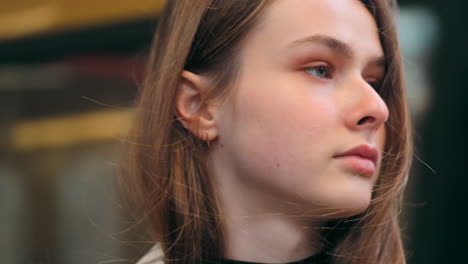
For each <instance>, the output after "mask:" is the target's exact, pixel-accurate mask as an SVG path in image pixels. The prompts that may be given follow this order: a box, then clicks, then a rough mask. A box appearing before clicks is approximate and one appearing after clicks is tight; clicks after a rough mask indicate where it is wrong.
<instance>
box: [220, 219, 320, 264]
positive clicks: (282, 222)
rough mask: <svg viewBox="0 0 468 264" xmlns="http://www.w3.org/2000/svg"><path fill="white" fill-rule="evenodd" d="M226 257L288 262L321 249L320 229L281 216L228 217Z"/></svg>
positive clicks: (226, 221)
mask: <svg viewBox="0 0 468 264" xmlns="http://www.w3.org/2000/svg"><path fill="white" fill-rule="evenodd" d="M225 231H226V232H225V242H226V243H225V258H228V259H234V260H242V261H249V262H261V263H287V262H294V261H299V260H301V259H305V258H307V257H309V256H312V255H315V254H316V253H318V252H319V251H320V249H321V246H322V245H321V242H320V240H319V237H320V232H319V231H320V230H319V229H316V228H314V227H313V226H311V225H310V224H306V223H305V222H304V221H298V220H295V219H292V218H290V217H289V218H288V217H287V216H280V215H250V216H240V215H231V214H228V215H226V218H225Z"/></svg>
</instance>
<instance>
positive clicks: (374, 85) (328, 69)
mask: <svg viewBox="0 0 468 264" xmlns="http://www.w3.org/2000/svg"><path fill="white" fill-rule="evenodd" d="M309 70H315V71H316V72H317V71H325V73H324V74H325V76H323V77H320V76H318V75H317V74H312V73H310V72H309ZM333 70H334V69H333V68H332V66H330V65H327V64H321V65H317V66H313V67H307V68H305V69H304V71H305V72H306V73H308V74H310V75H314V77H316V78H319V79H331V78H333V76H332V75H333ZM367 83H368V84H369V85H370V86H371V87H372V88H374V89H375V90H376V91H378V92H380V90H381V88H382V81H381V80H375V81H368V82H367Z"/></svg>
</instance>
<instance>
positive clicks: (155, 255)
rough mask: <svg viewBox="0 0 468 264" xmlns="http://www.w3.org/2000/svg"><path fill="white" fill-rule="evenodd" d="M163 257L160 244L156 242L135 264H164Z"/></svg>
mask: <svg viewBox="0 0 468 264" xmlns="http://www.w3.org/2000/svg"><path fill="white" fill-rule="evenodd" d="M163 259H164V254H163V251H162V249H161V245H160V244H156V245H154V246H153V247H152V248H151V249H150V250H149V251H148V252H147V253H146V254H145V255H144V256H143V257H142V258H141V259H140V260H139V261H138V262H137V263H136V264H164V260H163Z"/></svg>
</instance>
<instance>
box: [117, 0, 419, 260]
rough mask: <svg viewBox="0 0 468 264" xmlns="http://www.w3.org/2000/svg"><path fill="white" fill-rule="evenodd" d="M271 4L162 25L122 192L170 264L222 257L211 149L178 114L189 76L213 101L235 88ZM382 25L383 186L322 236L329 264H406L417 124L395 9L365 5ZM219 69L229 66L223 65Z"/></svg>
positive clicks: (165, 18) (202, 1)
mask: <svg viewBox="0 0 468 264" xmlns="http://www.w3.org/2000/svg"><path fill="white" fill-rule="evenodd" d="M271 2H272V0H235V1H234V0H169V1H168V2H167V4H166V7H165V9H164V11H163V13H162V15H161V17H160V19H159V24H158V29H157V31H156V34H155V37H154V40H153V43H152V46H151V50H150V56H149V60H148V65H147V72H146V74H145V76H146V77H145V80H144V82H143V84H142V89H141V90H140V92H139V96H138V105H137V110H136V114H135V119H134V123H133V126H132V130H131V131H130V134H129V137H128V162H129V165H128V170H127V171H126V173H125V175H124V183H123V184H124V185H125V186H124V187H125V188H126V189H127V191H128V194H129V195H130V198H131V201H132V202H133V203H132V204H133V207H132V211H134V212H138V215H137V219H138V220H140V221H142V222H144V224H146V225H147V226H148V229H149V230H150V235H151V239H152V241H153V242H155V243H156V242H157V243H160V244H161V246H162V249H163V252H164V257H165V261H166V263H174V264H182V263H185V264H187V263H202V262H203V260H206V259H213V258H219V257H223V255H224V252H223V250H224V243H223V242H224V240H223V239H224V237H223V221H222V217H221V216H222V208H220V205H219V202H218V201H217V199H216V197H215V195H214V189H213V186H212V183H211V182H210V178H209V177H207V175H208V170H207V168H206V163H205V159H204V158H205V156H206V155H205V154H206V150H207V147H208V146H206V144H205V143H204V142H203V141H201V140H200V139H198V138H197V137H196V136H194V135H192V134H191V133H189V132H188V131H187V130H186V129H184V127H183V126H182V125H181V124H180V122H179V121H178V120H177V118H176V116H175V98H176V94H177V93H176V92H177V91H176V90H177V85H178V83H179V81H180V78H181V77H180V74H181V72H182V71H183V70H190V71H193V72H197V73H208V74H210V76H213V77H214V85H213V86H212V87H213V88H212V90H211V91H209V93H208V95H207V98H208V97H214V96H220V95H221V94H224V93H225V92H227V91H228V89H229V84H230V83H231V82H232V80H233V78H234V77H235V75H236V71H237V69H238V63H237V60H236V52H235V51H236V49H238V48H239V46H240V44H239V43H240V42H241V41H242V39H243V37H244V36H245V35H246V34H247V33H248V32H249V30H250V29H251V27H252V26H254V25H255V23H256V21H257V20H258V19H259V18H260V16H261V14H262V11H263V10H264V9H265V8H267V7H268V5H269V4H271ZM362 2H363V4H364V5H365V6H366V7H367V9H368V10H369V11H370V12H371V14H372V15H373V17H374V18H375V21H376V23H377V26H378V30H379V35H380V40H381V44H382V47H383V49H384V53H385V57H386V61H387V65H386V68H387V71H386V77H385V81H384V83H383V87H382V92H381V96H382V98H383V99H384V101H385V102H386V103H387V105H388V107H389V110H390V116H389V119H388V121H387V124H386V127H387V128H386V129H387V138H386V147H385V151H384V156H383V160H382V167H381V172H380V175H379V179H378V181H377V183H376V185H375V189H374V191H373V197H372V201H371V204H370V206H369V207H368V209H367V210H366V211H365V212H363V213H361V214H360V215H358V216H354V217H350V218H346V219H339V220H336V221H333V222H331V223H330V225H329V226H328V228H329V230H328V231H327V232H326V233H325V234H324V239H325V241H326V245H325V249H326V250H327V252H329V253H330V256H331V263H335V264H339V263H347V264H349V263H360V264H362V263H369V264H370V263H372V264H375V263H382V264H383V263H385V264H386V263H405V256H404V250H403V246H402V241H401V237H400V228H399V225H398V219H397V218H398V214H399V204H400V199H401V193H402V191H403V189H404V186H405V184H406V181H407V176H408V172H409V166H410V157H411V136H410V120H409V117H408V109H407V105H406V97H405V89H404V87H403V73H402V61H401V57H400V56H401V55H400V50H399V44H398V38H397V33H396V30H395V26H394V22H393V18H392V9H393V8H394V6H393V5H394V3H393V2H392V3H391V2H390V1H386V0H362ZM221 66H222V67H221Z"/></svg>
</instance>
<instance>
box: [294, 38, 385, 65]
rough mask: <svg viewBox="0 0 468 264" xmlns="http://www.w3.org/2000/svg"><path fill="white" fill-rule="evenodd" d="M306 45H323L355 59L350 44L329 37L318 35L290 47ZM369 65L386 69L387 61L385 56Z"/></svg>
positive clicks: (372, 60)
mask: <svg viewBox="0 0 468 264" xmlns="http://www.w3.org/2000/svg"><path fill="white" fill-rule="evenodd" d="M304 44H318V45H322V46H325V47H327V48H329V49H331V50H333V51H335V52H338V53H341V54H343V55H344V56H346V57H348V58H353V57H354V52H353V49H352V48H351V47H350V46H349V45H348V44H346V43H345V42H343V41H341V40H339V39H336V38H333V37H330V36H327V35H320V34H318V35H312V36H308V37H305V38H301V39H298V40H295V41H293V42H292V43H291V44H289V45H288V46H289V47H295V46H300V45H304ZM368 65H371V66H379V67H385V66H386V65H387V63H386V59H385V57H384V56H378V57H375V58H372V59H371V61H370V62H369V63H368Z"/></svg>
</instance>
